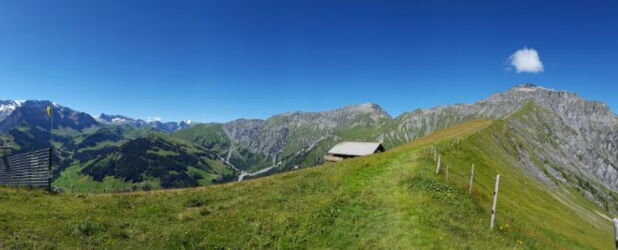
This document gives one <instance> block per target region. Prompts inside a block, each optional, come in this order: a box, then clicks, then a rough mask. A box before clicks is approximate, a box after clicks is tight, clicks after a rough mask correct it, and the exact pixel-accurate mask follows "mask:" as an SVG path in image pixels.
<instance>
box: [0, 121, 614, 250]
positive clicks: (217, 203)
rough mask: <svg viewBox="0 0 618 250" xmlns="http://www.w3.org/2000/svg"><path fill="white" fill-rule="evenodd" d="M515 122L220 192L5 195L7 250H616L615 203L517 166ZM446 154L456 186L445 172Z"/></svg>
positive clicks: (1, 196)
mask: <svg viewBox="0 0 618 250" xmlns="http://www.w3.org/2000/svg"><path fill="white" fill-rule="evenodd" d="M506 124H507V123H505V122H502V121H496V122H490V121H472V122H467V123H463V124H460V125H457V126H454V127H451V128H449V129H445V130H441V131H438V132H436V133H433V134H431V135H429V136H426V137H423V138H420V139H417V140H415V141H413V142H410V143H408V144H405V145H403V146H400V147H397V148H394V149H392V150H390V151H387V152H385V153H381V154H377V155H373V156H368V157H362V158H357V159H352V160H347V161H344V162H340V163H336V164H326V165H322V166H319V167H315V168H307V169H302V170H298V171H293V172H288V173H284V174H280V175H275V176H269V177H265V178H260V179H255V180H250V181H246V182H240V183H230V184H224V185H215V186H210V187H200V188H191V189H179V190H163V191H153V192H136V193H128V194H102V195H86V196H84V195H73V194H59V195H48V194H45V193H43V192H40V191H26V190H15V189H0V190H1V192H0V227H2V230H0V248H47V247H52V246H56V247H58V248H90V247H103V248H138V249H148V248H207V249H211V248H294V249H296V248H349V249H357V248H361V249H375V248H380V249H384V248H387V249H410V248H438V249H443V248H455V249H505V248H507V249H530V248H534V249H539V248H540V249H560V248H564V249H575V248H577V249H611V248H612V246H613V239H612V236H613V235H612V234H613V231H612V228H611V225H610V223H609V222H607V221H605V220H603V219H602V218H601V217H599V216H598V215H596V213H595V212H594V211H603V208H601V207H597V206H595V205H593V204H592V203H589V202H588V201H586V200H585V199H584V198H583V197H582V196H581V195H580V193H579V192H578V191H575V190H571V189H569V188H567V187H561V186H553V187H550V186H547V185H546V184H543V183H542V182H540V181H538V180H537V179H536V178H534V177H533V176H532V175H530V174H529V173H528V172H526V171H524V170H522V169H521V168H519V167H517V166H515V165H514V163H515V162H516V160H515V157H516V156H517V155H516V154H517V152H518V151H517V150H514V149H515V148H525V143H524V142H523V141H518V140H517V137H518V135H517V134H515V133H512V132H511V131H510V128H509V126H507V125H506ZM434 147H435V148H436V149H438V151H439V152H441V154H442V159H443V163H444V165H445V166H446V165H449V177H448V178H449V179H448V180H445V176H444V172H443V171H442V172H441V173H440V174H439V175H436V174H435V172H434V171H435V167H436V163H435V161H434V160H433V159H432V158H433V157H432V153H431V149H432V148H434ZM526 150H527V149H526ZM471 164H476V169H475V170H476V171H475V172H476V175H475V176H476V179H475V180H476V181H475V186H474V191H473V194H472V195H471V196H470V195H468V194H467V184H466V183H467V179H468V178H469V176H468V173H469V171H470V166H471ZM496 174H500V175H501V176H502V180H501V186H500V190H501V191H500V197H499V203H498V212H497V226H496V228H495V229H494V230H493V231H492V230H490V229H489V228H488V224H489V207H490V203H491V193H492V189H493V184H494V178H495V175H496Z"/></svg>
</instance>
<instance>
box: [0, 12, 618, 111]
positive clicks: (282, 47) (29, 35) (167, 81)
mask: <svg viewBox="0 0 618 250" xmlns="http://www.w3.org/2000/svg"><path fill="white" fill-rule="evenodd" d="M540 2H541V1H530V2H527V1H513V2H507V1H486V2H483V1H423V2H421V1H378V0H376V1H347V0H342V1H333V0H323V1H320V0H315V1H302V0H295V1H289V0H282V1H266V0H264V1H254V0H247V1H235V0H225V1H220V0H217V1H208V0H204V1H130V0H129V1H81V0H76V1H23V0H22V1H2V2H0V99H49V100H53V101H56V102H58V103H61V104H63V105H65V106H69V107H72V108H74V109H77V110H82V111H86V112H89V113H92V114H98V113H101V112H105V113H113V114H115V113H119V114H125V115H128V116H132V117H136V118H143V119H146V118H147V117H162V118H163V119H164V120H184V119H192V120H197V121H203V122H206V121H228V120H232V119H235V118H240V117H245V118H266V117H269V116H270V115H273V114H276V113H280V112H286V111H296V110H304V111H319V110H326V109H332V108H336V107H339V106H343V105H346V104H360V103H365V102H375V103H378V104H380V105H381V106H383V107H384V108H385V109H386V110H387V111H389V112H390V113H391V114H393V115H398V114H400V113H401V112H404V111H411V110H414V109H416V108H421V107H431V106H435V105H440V104H453V103H458V102H472V101H475V100H477V99H480V98H483V97H486V96H488V95H490V94H492V93H494V92H499V91H504V90H506V89H508V88H510V87H512V86H514V85H516V84H518V83H521V82H533V83H536V84H539V85H542V86H545V87H550V88H555V89H562V90H569V91H574V92H577V93H579V94H580V95H582V96H583V97H585V98H587V99H591V100H600V101H603V102H606V103H608V104H609V105H610V107H611V108H612V110H613V111H614V112H616V111H617V110H618V98H616V97H617V96H618V81H617V79H618V68H617V66H618V25H616V24H617V23H618V15H616V13H618V2H617V1H606V2H602V1H574V2H568V1H559V2H554V3H540ZM524 47H528V48H533V49H535V50H536V51H537V52H538V55H539V57H540V60H541V61H542V63H543V71H542V72H539V73H525V72H522V73H517V72H516V70H515V69H514V68H513V67H511V66H510V59H509V56H510V55H512V54H513V53H515V51H517V50H519V49H522V48H524Z"/></svg>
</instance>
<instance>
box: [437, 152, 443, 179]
mask: <svg viewBox="0 0 618 250" xmlns="http://www.w3.org/2000/svg"><path fill="white" fill-rule="evenodd" d="M440 158H442V156H441V155H438V166H436V174H438V173H439V172H440V160H441V159H440Z"/></svg>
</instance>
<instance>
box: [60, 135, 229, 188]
mask: <svg viewBox="0 0 618 250" xmlns="http://www.w3.org/2000/svg"><path fill="white" fill-rule="evenodd" d="M90 138H95V139H90ZM99 138H102V139H99ZM109 138H113V137H112V136H109V135H107V134H106V133H99V132H97V133H95V134H93V135H92V136H88V137H86V138H85V139H84V140H83V141H82V142H81V143H80V144H86V145H89V144H92V145H96V146H99V145H102V144H104V143H106V142H108V141H109V140H110V139H109ZM101 141H102V142H101ZM121 142H123V141H119V142H110V143H108V144H109V145H111V146H107V147H103V148H102V149H101V150H100V151H101V152H99V154H101V155H100V156H98V157H96V158H94V159H93V160H89V161H87V162H84V163H81V164H80V163H76V164H74V165H72V166H70V167H69V168H67V169H66V170H65V171H63V172H62V173H61V174H60V176H59V178H57V179H56V180H55V181H54V186H56V187H62V188H64V189H68V190H72V191H77V192H104V191H106V190H114V191H118V190H131V189H132V190H135V189H146V190H150V189H154V188H159V187H162V188H179V187H194V186H198V185H210V184H211V183H213V182H222V181H224V180H225V181H227V180H229V179H232V178H234V176H235V172H234V170H233V169H231V168H229V167H227V166H225V165H224V164H223V162H221V161H220V160H219V159H218V158H217V155H216V154H215V153H213V152H211V151H209V150H207V149H205V148H201V147H199V146H196V145H193V144H191V143H190V142H188V141H185V140H182V139H180V138H177V137H173V136H170V135H168V134H163V133H151V134H149V135H147V136H142V137H138V138H135V139H133V140H130V141H127V142H125V143H121ZM89 150H91V149H89ZM89 150H84V151H81V152H79V153H87V152H89ZM92 150H96V149H92ZM79 153H78V154H77V155H78V156H79V155H80V154H79ZM84 158H86V157H84Z"/></svg>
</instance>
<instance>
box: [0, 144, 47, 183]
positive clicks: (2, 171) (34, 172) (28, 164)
mask: <svg viewBox="0 0 618 250" xmlns="http://www.w3.org/2000/svg"><path fill="white" fill-rule="evenodd" d="M51 152H52V151H51V148H45V149H40V150H36V151H31V152H27V153H22V154H17V155H12V156H2V157H1V158H2V159H0V185H2V186H14V187H45V188H48V189H50V188H51Z"/></svg>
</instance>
